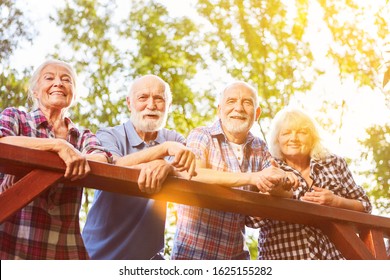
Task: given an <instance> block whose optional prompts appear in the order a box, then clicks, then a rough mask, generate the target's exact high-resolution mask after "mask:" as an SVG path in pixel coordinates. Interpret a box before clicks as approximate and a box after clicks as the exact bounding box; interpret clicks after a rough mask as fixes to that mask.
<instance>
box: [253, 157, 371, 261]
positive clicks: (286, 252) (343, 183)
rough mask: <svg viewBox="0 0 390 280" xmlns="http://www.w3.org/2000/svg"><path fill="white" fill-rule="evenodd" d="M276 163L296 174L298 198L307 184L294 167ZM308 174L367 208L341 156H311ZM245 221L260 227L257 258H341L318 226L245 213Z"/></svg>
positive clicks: (296, 194) (366, 203)
mask: <svg viewBox="0 0 390 280" xmlns="http://www.w3.org/2000/svg"><path fill="white" fill-rule="evenodd" d="M278 163H279V165H280V167H281V168H282V169H283V170H285V171H292V172H294V173H295V175H297V177H298V178H299V182H300V186H299V187H298V189H297V190H295V191H294V196H293V198H294V199H300V198H301V197H302V196H303V195H304V194H305V193H306V192H308V191H310V186H309V185H308V184H307V182H306V181H305V179H303V177H302V175H301V174H300V173H299V172H298V171H297V170H295V169H293V168H292V167H290V166H288V165H287V164H286V163H285V162H282V161H278ZM310 177H311V178H312V179H313V185H314V186H317V187H320V188H324V189H328V190H331V191H332V192H333V193H334V194H336V195H339V196H341V197H346V198H350V199H356V200H359V201H360V202H361V203H362V204H363V206H364V209H365V211H366V212H371V209H372V207H371V203H370V201H369V199H368V197H367V195H366V193H365V192H364V190H363V188H362V187H360V186H358V185H357V184H356V183H355V181H354V179H353V177H352V174H351V172H350V170H349V169H348V166H347V163H346V162H345V160H344V159H342V158H340V157H338V156H336V155H331V156H329V157H328V158H326V159H324V160H319V161H316V160H313V159H312V160H311V161H310ZM247 225H248V226H250V227H255V228H260V231H259V245H258V247H259V259H266V260H273V259H279V260H280V259H283V260H289V259H314V260H331V259H333V260H334V259H344V257H343V255H342V254H341V253H340V252H339V251H338V250H337V249H336V247H335V245H334V244H333V243H332V242H331V241H330V240H329V238H328V237H327V236H326V235H325V234H324V233H323V232H322V231H321V230H320V229H318V228H315V227H311V226H306V225H301V224H291V223H287V222H284V221H277V220H270V219H263V220H262V219H259V218H253V217H248V220H247Z"/></svg>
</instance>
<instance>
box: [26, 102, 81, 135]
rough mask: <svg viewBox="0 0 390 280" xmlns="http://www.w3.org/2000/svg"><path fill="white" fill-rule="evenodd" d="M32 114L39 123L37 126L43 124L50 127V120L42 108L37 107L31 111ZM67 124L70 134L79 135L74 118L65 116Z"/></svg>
mask: <svg viewBox="0 0 390 280" xmlns="http://www.w3.org/2000/svg"><path fill="white" fill-rule="evenodd" d="M31 115H32V116H33V118H34V119H35V122H36V124H37V127H40V126H43V127H45V128H47V127H49V121H48V120H47V118H46V116H45V115H44V114H43V112H42V110H41V109H40V108H36V109H34V110H33V111H32V112H31ZM64 121H65V124H66V126H67V129H68V133H69V134H72V135H73V134H75V135H76V136H77V135H79V130H78V129H77V128H76V126H75V124H74V123H73V122H72V120H71V119H70V118H68V117H65V118H64Z"/></svg>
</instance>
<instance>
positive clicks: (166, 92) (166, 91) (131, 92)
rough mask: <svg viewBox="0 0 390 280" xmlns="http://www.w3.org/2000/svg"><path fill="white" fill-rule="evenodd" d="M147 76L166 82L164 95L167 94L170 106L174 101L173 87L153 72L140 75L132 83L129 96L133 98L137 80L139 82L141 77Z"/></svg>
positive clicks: (166, 100) (167, 102)
mask: <svg viewBox="0 0 390 280" xmlns="http://www.w3.org/2000/svg"><path fill="white" fill-rule="evenodd" d="M145 77H154V78H156V79H158V80H160V81H161V83H163V84H164V96H165V104H166V106H167V108H168V106H169V105H171V103H172V92H171V87H170V86H169V84H168V83H167V82H165V81H164V80H163V79H161V78H160V77H159V76H156V75H153V74H148V75H144V76H141V77H138V78H136V79H135V80H134V81H133V82H132V83H131V85H130V90H129V94H128V97H129V98H131V99H132V98H133V90H134V84H135V83H136V82H138V81H139V80H140V79H142V78H145Z"/></svg>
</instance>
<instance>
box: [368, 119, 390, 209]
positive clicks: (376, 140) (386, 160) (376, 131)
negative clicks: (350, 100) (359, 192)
mask: <svg viewBox="0 0 390 280" xmlns="http://www.w3.org/2000/svg"><path fill="white" fill-rule="evenodd" d="M367 134H368V137H367V138H366V139H365V140H362V141H361V143H362V144H363V145H364V146H365V147H366V149H367V150H366V151H365V152H364V153H363V158H364V159H365V160H366V161H368V162H369V163H371V165H372V166H373V168H372V170H367V171H366V172H364V175H366V176H367V177H370V176H373V177H374V178H373V180H372V182H373V184H367V185H366V186H365V187H366V189H367V190H368V191H369V194H370V196H371V197H372V198H373V199H372V202H373V203H374V204H375V206H376V208H377V209H379V210H380V211H381V212H382V213H387V214H388V213H389V209H390V125H389V124H386V125H384V126H379V125H375V126H372V127H370V128H368V129H367Z"/></svg>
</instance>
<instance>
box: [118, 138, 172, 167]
mask: <svg viewBox="0 0 390 280" xmlns="http://www.w3.org/2000/svg"><path fill="white" fill-rule="evenodd" d="M167 155H168V152H167V147H166V145H165V144H164V143H162V144H160V145H157V146H153V147H150V148H147V149H144V150H142V151H139V152H136V153H132V154H129V155H126V156H123V157H114V163H115V164H116V165H119V166H133V165H137V164H141V163H145V162H149V161H151V160H155V159H162V158H164V157H165V156H167Z"/></svg>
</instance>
